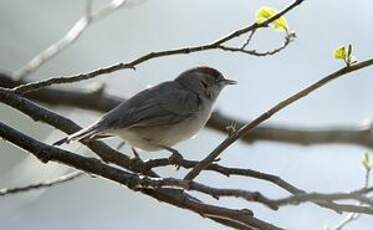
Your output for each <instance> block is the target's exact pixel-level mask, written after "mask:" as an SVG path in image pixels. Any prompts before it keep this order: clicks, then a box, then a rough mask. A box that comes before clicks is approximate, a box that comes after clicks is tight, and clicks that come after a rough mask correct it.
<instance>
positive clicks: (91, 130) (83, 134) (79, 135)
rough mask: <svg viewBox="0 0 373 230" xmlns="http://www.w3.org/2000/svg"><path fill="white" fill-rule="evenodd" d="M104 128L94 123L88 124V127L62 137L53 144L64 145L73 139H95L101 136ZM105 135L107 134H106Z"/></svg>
mask: <svg viewBox="0 0 373 230" xmlns="http://www.w3.org/2000/svg"><path fill="white" fill-rule="evenodd" d="M102 131H103V130H102V129H101V128H99V127H98V126H97V124H94V125H92V126H88V127H87V128H84V129H81V130H79V131H78V132H75V133H73V134H71V135H69V136H67V137H64V138H62V139H61V140H58V141H56V142H55V143H53V145H62V144H64V143H67V144H68V143H70V142H72V141H86V140H89V139H95V137H96V136H100V133H101V132H102ZM104 136H105V135H104Z"/></svg>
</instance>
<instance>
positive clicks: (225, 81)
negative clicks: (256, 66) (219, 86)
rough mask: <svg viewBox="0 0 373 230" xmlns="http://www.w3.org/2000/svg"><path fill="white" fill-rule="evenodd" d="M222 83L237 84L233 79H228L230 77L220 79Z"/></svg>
mask: <svg viewBox="0 0 373 230" xmlns="http://www.w3.org/2000/svg"><path fill="white" fill-rule="evenodd" d="M222 83H223V84H224V85H235V84H237V82H236V81H234V80H230V79H223V80H222Z"/></svg>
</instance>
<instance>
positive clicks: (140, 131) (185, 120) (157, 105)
mask: <svg viewBox="0 0 373 230" xmlns="http://www.w3.org/2000/svg"><path fill="white" fill-rule="evenodd" d="M236 83H237V82H236V81H234V80H230V79H226V78H225V77H224V76H223V74H222V73H221V72H219V71H218V70H216V69H215V68H212V67H208V66H197V67H193V68H190V69H188V70H186V71H184V72H182V73H181V74H180V75H178V76H177V77H176V78H175V79H174V80H172V81H166V82H163V83H160V84H158V85H156V86H153V87H151V88H147V89H145V90H142V91H140V92H139V93H137V94H135V95H134V96H132V97H131V98H129V99H128V100H126V101H124V102H122V103H121V104H119V105H118V106H117V107H115V108H114V109H112V110H111V111H109V112H107V113H106V114H104V115H103V116H102V117H101V118H99V119H98V120H97V121H96V122H94V123H93V124H91V125H89V126H88V127H86V128H83V129H81V130H80V131H77V132H75V133H73V134H71V135H69V136H67V137H65V138H63V139H61V140H59V141H57V142H55V143H54V145H62V144H64V143H70V142H72V141H80V142H83V143H86V142H89V141H91V140H96V139H100V138H105V137H110V136H119V137H120V138H122V139H124V140H125V141H126V142H127V143H128V144H129V145H130V146H131V147H132V148H133V151H134V154H135V156H138V155H137V152H136V151H135V150H136V149H141V150H144V151H148V152H153V151H159V150H162V149H163V150H169V151H171V152H172V153H178V152H177V151H176V150H175V149H173V146H174V145H176V144H177V143H179V142H182V141H185V140H187V139H189V138H191V137H192V136H194V135H195V134H196V133H197V132H198V131H199V130H200V129H202V128H203V127H204V126H205V124H206V122H207V121H208V119H209V118H210V116H211V113H212V111H213V106H214V104H215V102H216V99H217V97H218V96H219V94H220V92H221V91H222V89H223V88H224V87H225V86H227V85H234V84H236Z"/></svg>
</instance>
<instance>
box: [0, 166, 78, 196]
mask: <svg viewBox="0 0 373 230" xmlns="http://www.w3.org/2000/svg"><path fill="white" fill-rule="evenodd" d="M83 174H84V173H82V172H72V173H70V174H66V175H63V176H60V177H57V178H55V179H52V180H49V181H44V182H41V183H36V184H30V185H26V186H23V187H15V188H1V189H0V196H5V195H9V194H15V193H20V192H29V191H31V190H36V189H43V188H50V187H52V186H54V185H58V184H62V183H66V182H68V181H72V180H74V179H75V178H78V177H80V176H82V175H83Z"/></svg>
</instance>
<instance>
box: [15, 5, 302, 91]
mask: <svg viewBox="0 0 373 230" xmlns="http://www.w3.org/2000/svg"><path fill="white" fill-rule="evenodd" d="M303 1H304V0H295V1H294V2H293V3H291V4H290V5H289V6H287V7H286V8H285V9H283V10H281V11H280V12H278V13H277V14H276V15H274V16H273V17H271V18H269V19H268V20H267V21H265V22H263V23H260V24H257V23H254V24H252V25H250V26H247V27H244V28H242V29H239V30H236V31H233V32H231V33H229V34H228V35H226V36H224V37H222V38H220V39H218V40H216V41H213V42H211V43H207V44H204V45H198V46H192V47H184V48H177V49H173V50H166V51H159V52H151V53H148V54H146V55H144V56H142V57H139V58H136V59H135V60H133V61H130V62H127V63H118V64H116V65H112V66H109V67H104V68H99V69H97V70H94V71H91V72H89V73H85V74H83V73H81V74H77V75H73V76H62V77H51V78H49V79H46V80H41V81H37V82H33V83H28V84H25V85H21V86H18V87H16V88H14V90H15V91H16V92H18V93H27V92H30V91H34V90H38V89H40V88H43V87H46V86H50V85H54V84H64V83H72V82H77V81H83V80H88V79H92V78H94V77H97V76H99V75H103V74H109V73H112V72H115V71H118V70H122V69H135V67H136V66H138V65H139V64H141V63H144V62H146V61H149V60H151V59H155V58H160V57H165V56H172V55H180V54H190V53H196V52H201V51H207V50H213V49H220V46H221V45H222V44H224V43H226V42H228V41H230V40H232V39H234V38H237V37H239V36H241V35H243V34H246V33H248V32H250V31H253V30H257V29H258V28H263V27H266V26H267V25H268V24H270V23H271V22H273V21H274V20H276V19H278V18H279V17H281V16H282V15H284V14H286V13H287V12H289V11H290V10H292V9H293V8H295V7H296V6H298V5H299V4H301V3H302V2H303Z"/></svg>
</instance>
